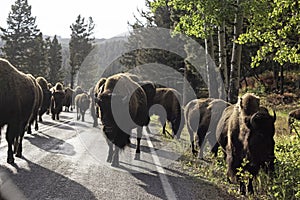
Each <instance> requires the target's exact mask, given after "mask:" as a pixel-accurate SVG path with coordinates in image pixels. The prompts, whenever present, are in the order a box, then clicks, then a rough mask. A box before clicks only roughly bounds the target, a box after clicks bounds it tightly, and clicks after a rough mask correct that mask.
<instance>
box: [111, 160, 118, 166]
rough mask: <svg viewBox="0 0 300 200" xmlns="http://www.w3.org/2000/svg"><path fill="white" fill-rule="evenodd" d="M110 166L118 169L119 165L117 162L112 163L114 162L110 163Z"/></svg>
mask: <svg viewBox="0 0 300 200" xmlns="http://www.w3.org/2000/svg"><path fill="white" fill-rule="evenodd" d="M111 166H112V167H119V166H120V163H119V161H114V162H112V163H111Z"/></svg>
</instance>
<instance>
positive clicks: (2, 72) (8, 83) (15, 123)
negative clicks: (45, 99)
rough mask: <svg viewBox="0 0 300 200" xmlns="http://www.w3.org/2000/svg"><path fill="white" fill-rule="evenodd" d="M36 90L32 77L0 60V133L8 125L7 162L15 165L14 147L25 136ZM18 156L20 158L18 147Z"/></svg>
mask: <svg viewBox="0 0 300 200" xmlns="http://www.w3.org/2000/svg"><path fill="white" fill-rule="evenodd" d="M35 95H36V90H35V86H34V83H33V81H32V80H31V78H30V77H28V76H27V75H25V74H24V73H22V72H20V71H19V70H17V69H16V68H15V67H14V66H12V65H11V64H10V63H9V61H7V60H5V59H1V58H0V133H1V128H2V127H3V126H4V125H7V129H6V141H7V143H8V151H7V162H8V163H14V157H13V149H12V145H13V143H14V141H15V140H16V139H18V138H19V137H20V136H21V135H22V134H24V132H25V129H26V127H27V126H28V121H29V119H30V116H31V115H32V113H33V108H34V104H35ZM15 151H17V154H16V156H17V157H20V156H21V154H20V153H19V149H18V147H16V146H15Z"/></svg>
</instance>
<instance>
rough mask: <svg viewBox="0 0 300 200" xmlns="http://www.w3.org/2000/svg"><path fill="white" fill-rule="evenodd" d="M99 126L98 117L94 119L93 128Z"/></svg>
mask: <svg viewBox="0 0 300 200" xmlns="http://www.w3.org/2000/svg"><path fill="white" fill-rule="evenodd" d="M97 126H98V119H97V118H96V117H94V124H93V127H97Z"/></svg>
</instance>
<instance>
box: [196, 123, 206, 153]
mask: <svg viewBox="0 0 300 200" xmlns="http://www.w3.org/2000/svg"><path fill="white" fill-rule="evenodd" d="M197 134H198V145H199V148H200V150H199V153H198V157H199V159H203V152H204V146H205V142H204V139H205V134H206V131H203V128H202V127H199V129H198V132H197Z"/></svg>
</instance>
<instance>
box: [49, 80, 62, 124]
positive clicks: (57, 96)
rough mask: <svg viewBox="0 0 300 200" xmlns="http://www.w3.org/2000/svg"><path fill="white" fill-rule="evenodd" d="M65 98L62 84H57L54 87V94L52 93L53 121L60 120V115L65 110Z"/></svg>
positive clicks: (51, 108)
mask: <svg viewBox="0 0 300 200" xmlns="http://www.w3.org/2000/svg"><path fill="white" fill-rule="evenodd" d="M64 98H65V92H64V91H63V85H62V84H61V83H56V85H55V86H54V92H53V93H52V97H51V103H50V111H51V114H52V119H53V120H55V119H57V120H59V114H60V113H61V111H62V108H63V100H64Z"/></svg>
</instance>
